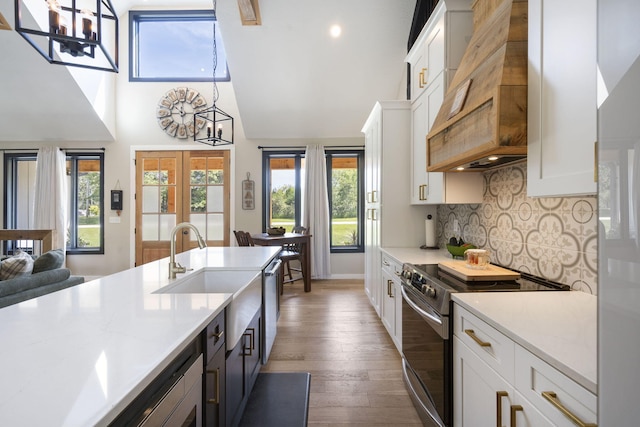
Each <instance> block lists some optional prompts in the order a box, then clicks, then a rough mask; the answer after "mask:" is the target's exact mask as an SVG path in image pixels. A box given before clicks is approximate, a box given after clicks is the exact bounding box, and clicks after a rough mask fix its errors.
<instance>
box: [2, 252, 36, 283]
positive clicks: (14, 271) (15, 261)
mask: <svg viewBox="0 0 640 427" xmlns="http://www.w3.org/2000/svg"><path fill="white" fill-rule="evenodd" d="M32 270H33V258H31V255H29V254H28V253H26V252H18V253H17V254H16V255H14V256H12V257H10V258H7V259H5V260H4V261H2V264H0V280H9V279H13V278H14V277H18V276H26V275H28V274H31V271H32Z"/></svg>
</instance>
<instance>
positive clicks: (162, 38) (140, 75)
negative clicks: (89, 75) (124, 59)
mask: <svg viewBox="0 0 640 427" xmlns="http://www.w3.org/2000/svg"><path fill="white" fill-rule="evenodd" d="M214 22H215V15H214V12H213V11H207V10H204V11H131V12H129V34H130V37H129V80H130V81H162V82H175V81H187V82H199V81H211V80H212V77H211V76H212V75H213V43H212V40H213V27H214ZM215 31H216V56H217V66H216V76H215V79H216V81H229V80H230V77H229V70H228V68H227V55H226V52H225V50H224V44H223V42H222V36H221V35H220V31H219V28H218V25H216V26H215Z"/></svg>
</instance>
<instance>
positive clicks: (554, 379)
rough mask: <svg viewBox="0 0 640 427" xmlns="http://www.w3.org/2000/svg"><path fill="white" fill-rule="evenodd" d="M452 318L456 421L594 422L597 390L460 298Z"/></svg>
mask: <svg viewBox="0 0 640 427" xmlns="http://www.w3.org/2000/svg"><path fill="white" fill-rule="evenodd" d="M453 324H454V342H453V360H454V365H453V382H454V384H453V394H454V399H453V409H454V417H453V419H454V426H456V427H463V426H474V427H476V426H478V427H482V426H487V427H489V426H491V427H493V426H496V425H500V426H506V427H516V426H518V427H525V426H526V427H546V426H549V427H552V426H557V427H565V426H566V427H570V426H575V425H576V423H575V420H580V422H583V423H584V425H586V426H592V427H593V426H595V424H589V423H595V421H596V419H597V416H596V405H597V400H596V396H595V395H594V394H593V393H591V392H590V391H588V390H587V389H585V388H584V387H582V386H581V385H579V384H578V383H576V382H575V381H573V380H572V379H570V378H569V377H567V376H566V375H564V374H563V373H562V372H560V371H558V370H557V369H555V368H554V367H552V366H550V365H549V364H547V363H546V362H544V361H543V360H541V359H539V358H538V357H537V356H535V355H534V354H532V353H531V352H529V351H528V350H527V349H525V348H523V347H522V346H520V345H519V344H517V343H515V342H514V341H513V340H511V339H510V338H509V337H507V336H506V335H504V334H502V333H501V332H499V331H498V330H496V329H495V328H493V327H492V326H490V325H488V324H487V323H486V322H484V321H483V320H481V319H480V318H478V317H477V316H475V315H473V314H472V313H470V312H469V311H467V310H465V309H464V308H462V307H460V306H459V305H458V304H454V319H453ZM571 417H574V420H572V419H571ZM499 418H500V419H499Z"/></svg>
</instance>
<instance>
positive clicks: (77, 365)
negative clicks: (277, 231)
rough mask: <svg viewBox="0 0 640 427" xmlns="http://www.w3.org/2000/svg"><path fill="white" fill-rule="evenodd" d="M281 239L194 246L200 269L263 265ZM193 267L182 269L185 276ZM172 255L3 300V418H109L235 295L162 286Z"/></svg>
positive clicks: (49, 421) (191, 258)
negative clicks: (22, 299)
mask: <svg viewBox="0 0 640 427" xmlns="http://www.w3.org/2000/svg"><path fill="white" fill-rule="evenodd" d="M279 250H280V248H279V247H266V246H265V247H232V248H220V247H215V248H205V249H193V250H191V251H189V252H186V253H183V254H179V255H177V256H176V260H177V261H178V262H180V263H181V264H182V265H183V266H185V267H187V268H193V270H192V271H189V272H187V273H186V275H188V274H193V273H196V272H198V271H199V270H201V269H203V268H205V269H220V270H262V269H263V268H264V267H266V266H267V265H268V263H269V262H270V261H271V259H273V258H274V257H275V256H276V254H277V253H278V251H279ZM183 276H184V274H179V275H178V279H180V278H181V277H183ZM175 280H176V279H169V278H168V258H165V259H163V260H159V261H155V262H151V263H149V264H145V265H142V266H140V267H136V268H132V269H129V270H125V271H122V272H119V273H116V274H113V275H110V276H106V277H103V278H100V279H97V280H92V281H90V282H87V283H84V284H81V285H78V286H73V287H71V288H67V289H63V290H61V291H58V292H54V293H51V294H48V295H44V296H42V297H38V298H34V299H32V300H28V301H25V302H22V303H19V304H15V305H12V306H9V307H5V308H2V309H0V342H1V343H2V345H1V346H0V366H1V367H2V368H1V369H2V381H1V382H0V425H1V426H81V427H86V426H91V425H106V424H108V423H109V422H110V421H111V420H113V418H115V416H116V415H118V414H119V413H120V412H121V411H122V410H123V409H124V408H125V407H126V406H127V405H128V404H129V403H130V402H131V401H132V400H133V399H134V398H135V397H136V396H137V395H138V394H139V393H140V392H141V391H142V390H143V389H144V388H145V387H146V386H147V385H148V384H149V383H150V382H151V380H152V379H153V378H154V377H155V376H156V375H157V374H158V373H160V372H161V371H162V369H164V368H165V367H166V366H167V364H168V363H169V362H170V361H171V360H172V359H173V358H174V357H175V356H177V355H178V354H179V353H180V351H181V350H182V349H183V348H185V346H186V345H187V344H188V343H189V342H191V341H192V340H193V339H194V338H195V337H196V336H197V335H198V334H199V333H200V332H201V331H202V330H203V329H204V328H205V327H206V325H207V324H208V323H209V322H210V321H211V320H213V318H214V317H215V316H216V315H217V314H218V313H220V312H221V311H222V310H223V309H224V307H225V306H226V305H228V304H229V302H230V301H231V298H232V295H231V294H154V293H153V292H154V291H156V290H158V289H160V288H162V287H164V286H167V285H170V284H171V283H173V282H174V281H175Z"/></svg>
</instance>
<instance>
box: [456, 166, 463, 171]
mask: <svg viewBox="0 0 640 427" xmlns="http://www.w3.org/2000/svg"><path fill="white" fill-rule="evenodd" d="M456 170H457V171H463V170H464V167H462V166H458V167H457V168H456Z"/></svg>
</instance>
